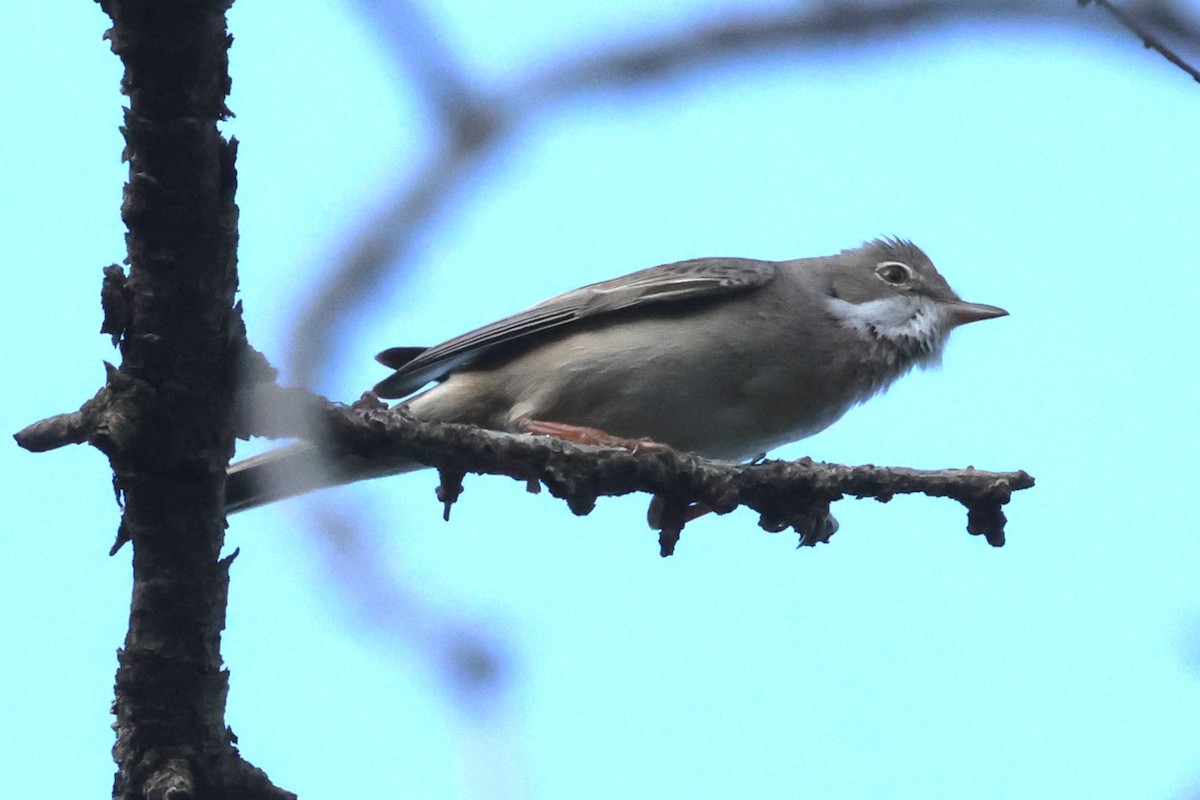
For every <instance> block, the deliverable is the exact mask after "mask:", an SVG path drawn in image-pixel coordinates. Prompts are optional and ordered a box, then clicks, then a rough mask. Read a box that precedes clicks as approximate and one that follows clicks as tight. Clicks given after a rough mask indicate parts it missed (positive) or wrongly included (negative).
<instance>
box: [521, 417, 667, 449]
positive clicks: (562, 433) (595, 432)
mask: <svg viewBox="0 0 1200 800" xmlns="http://www.w3.org/2000/svg"><path fill="white" fill-rule="evenodd" d="M521 429H522V430H523V431H525V433H532V434H533V435H535V436H554V437H555V438H558V439H565V440H567V441H568V442H574V443H575V444H588V445H593V446H595V447H619V448H621V449H622V450H628V451H630V452H631V453H637V452H639V451H643V450H649V451H662V450H668V449H670V448H668V447H667V446H666V445H665V444H662V443H660V442H656V441H654V440H653V439H629V438H626V437H624V436H613V435H612V434H611V433H607V432H605V431H602V430H600V429H599V428H589V427H587V426H586V425H569V424H567V423H565V422H549V421H547V420H542V419H527V420H524V421H522V422H521Z"/></svg>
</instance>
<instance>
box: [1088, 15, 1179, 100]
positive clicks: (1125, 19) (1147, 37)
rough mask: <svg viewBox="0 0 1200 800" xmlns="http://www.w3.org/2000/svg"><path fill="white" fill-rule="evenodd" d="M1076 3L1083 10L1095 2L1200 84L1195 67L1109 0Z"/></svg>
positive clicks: (1145, 43) (1150, 47) (1147, 47)
mask: <svg viewBox="0 0 1200 800" xmlns="http://www.w3.org/2000/svg"><path fill="white" fill-rule="evenodd" d="M1075 1H1076V2H1077V3H1079V6H1080V8H1083V7H1085V6H1087V5H1088V4H1089V3H1093V2H1094V3H1095V4H1096V5H1097V6H1099V7H1100V8H1102V9H1104V10H1105V11H1107V12H1108V13H1109V14H1111V15H1112V16H1113V17H1114V18H1115V19H1116V20H1117V22H1120V23H1121V24H1122V25H1123V26H1125V28H1126V30H1128V31H1129V32H1130V33H1132V34H1133V35H1135V36H1137V37H1138V38H1139V39H1141V40H1142V44H1143V45H1145V46H1146V49H1148V50H1154V51H1156V52H1157V53H1159V55H1161V56H1162V57H1163V58H1165V59H1166V60H1167V61H1170V62H1171V63H1172V64H1174V65H1175V66H1177V67H1179V68H1180V69H1181V70H1183V71H1184V72H1186V73H1187V74H1188V75H1191V76H1192V80H1194V81H1196V82H1197V83H1200V72H1197V71H1196V68H1195V67H1193V66H1192V65H1190V64H1188V63H1187V62H1186V61H1184V60H1183V59H1182V58H1180V57H1179V56H1178V55H1176V54H1175V51H1173V50H1171V49H1170V48H1169V47H1167V46H1166V45H1165V44H1163V43H1162V42H1160V41H1159V40H1158V39H1157V38H1156V37H1154V36H1152V35H1151V34H1150V33H1148V32H1147V31H1146V29H1145V28H1143V27H1142V26H1141V25H1139V24H1138V23H1137V21H1136V20H1134V19H1133V17H1131V16H1129V15H1128V14H1126V13H1125V12H1124V11H1122V10H1121V9H1119V8H1117V7H1116V6H1115V5H1113V4H1112V3H1110V2H1108V0H1075Z"/></svg>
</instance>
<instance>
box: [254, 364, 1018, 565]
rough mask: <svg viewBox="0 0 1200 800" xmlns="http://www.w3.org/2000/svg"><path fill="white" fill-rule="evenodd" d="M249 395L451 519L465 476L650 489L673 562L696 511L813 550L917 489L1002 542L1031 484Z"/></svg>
mask: <svg viewBox="0 0 1200 800" xmlns="http://www.w3.org/2000/svg"><path fill="white" fill-rule="evenodd" d="M257 391H258V392H260V394H259V402H260V403H265V404H268V405H269V406H270V407H272V408H275V409H278V410H279V412H280V413H279V414H278V415H272V417H271V418H270V419H269V420H264V423H265V424H267V425H269V426H270V427H269V428H263V429H261V430H258V431H256V433H260V434H264V435H269V436H291V437H301V438H303V437H309V436H311V435H312V431H313V424H314V422H315V424H316V425H317V426H318V427H319V436H317V437H316V438H317V440H318V441H319V442H320V446H321V447H322V448H323V450H324V451H325V453H326V454H327V456H328V459H329V460H330V462H336V461H337V460H338V457H339V456H353V457H354V459H355V461H356V463H357V464H360V465H361V464H370V465H373V466H376V467H379V468H380V471H381V472H383V471H386V469H387V468H388V467H389V466H399V465H403V464H406V463H409V462H412V461H416V462H419V463H421V464H427V465H429V466H431V467H433V468H435V469H437V470H438V472H439V473H440V475H441V480H442V485H441V488H440V489H439V496H440V497H442V498H443V502H444V503H445V504H446V510H447V513H448V512H449V506H450V505H451V504H453V503H454V501H455V499H456V498H457V497H458V493H459V492H460V491H461V488H462V486H461V479H462V477H463V476H465V475H466V474H467V473H469V472H470V473H480V474H488V475H507V476H509V477H511V478H515V479H517V480H519V481H524V482H526V483H528V484H530V485H534V484H537V483H540V484H542V485H545V486H546V487H547V488H548V489H549V490H550V493H551V494H553V495H554V496H555V497H559V498H562V499H563V500H565V501H566V502H567V504H568V505H569V506H570V508H571V510H572V511H573V512H575V513H576V514H580V515H583V514H587V513H589V512H590V511H591V510H592V508H593V507H594V506H595V503H596V499H597V498H599V497H601V496H618V495H625V494H630V493H632V492H647V493H649V494H652V495H654V496H655V497H657V498H660V499H661V500H662V501H663V505H664V506H665V508H664V509H663V510H662V511H661V513H660V515H659V519H660V520H662V522H661V523H660V524H659V525H658V526H656V527H660V528H661V535H660V537H659V542H660V546H661V552H662V555H664V556H666V555H671V553H672V551H673V549H674V544H675V541H677V540H678V538H679V534H680V533H681V532H682V530H683V526H684V524H685V523H686V521H687V519H688V518H689V514H688V512H689V510H690V509H692V508H694V506H695V504H699V505H700V506H701V507H702V508H704V509H706V510H712V511H715V512H716V513H718V514H727V513H729V512H730V511H733V510H734V509H735V508H737V507H738V506H747V507H749V508H752V509H754V510H755V511H756V512H758V514H759V525H760V526H761V527H762V528H764V529H765V530H769V531H772V532H778V531H781V530H784V529H785V528H789V527H790V528H793V529H794V530H795V531H796V532H797V533H799V534H800V535H801V537H802V541H801V543H802V544H816V543H817V542H818V541H827V540H828V538H829V535H831V534H832V533H833V530H832V529H829V530H828V531H827V532H817V533H814V531H821V530H823V529H822V528H820V526H821V525H822V524H823V523H824V521H825V520H826V518H827V517H828V515H829V504H830V503H832V502H834V501H836V500H840V499H842V498H843V497H844V496H846V495H851V496H854V497H860V498H861V497H873V498H875V499H877V500H881V501H885V502H886V501H887V500H890V499H891V498H892V497H894V496H896V495H898V494H916V493H920V494H926V495H929V496H931V497H949V498H952V499H954V500H957V501H958V502H959V503H962V504H963V505H964V506H965V507H966V508H967V512H968V526H967V529H968V531H969V532H970V533H972V534H976V535H983V536H984V538H986V539H987V541H988V543H989V544H991V545H993V546H995V547H1000V546H1002V545H1003V544H1004V523H1005V517H1004V514H1003V512H1002V511H1001V506H1003V505H1004V504H1006V503H1007V502H1008V501H1009V500H1010V499H1011V497H1012V493H1013V492H1014V491H1017V490H1020V489H1027V488H1030V487H1031V486H1033V483H1034V481H1033V478H1032V477H1030V476H1029V475H1028V474H1027V473H1025V472H1023V471H1017V472H984V471H981V470H976V469H972V468H968V469H961V470H956V469H950V470H915V469H908V468H901V467H874V466H861V467H847V466H842V465H840V464H821V463H816V462H814V461H812V460H811V459H807V458H805V459H801V460H799V461H791V462H785V461H766V462H762V463H756V464H750V465H744V464H731V463H728V462H720V461H710V460H708V459H704V458H701V457H699V456H695V455H691V454H688V453H680V452H677V451H674V450H670V449H666V448H663V449H661V450H660V449H654V450H643V451H640V452H630V451H628V450H624V449H620V448H610V447H590V446H582V445H576V444H572V443H570V442H566V441H563V440H560V439H556V438H550V437H541V436H529V435H521V434H509V433H501V432H497V431H491V430H485V429H482V428H477V427H474V426H472V425H453V424H445V423H437V422H425V421H421V420H417V419H414V418H413V417H411V416H410V415H408V414H406V413H405V412H403V411H399V410H392V409H389V408H388V407H387V406H386V405H384V404H383V403H381V402H380V401H379V400H378V399H377V398H375V396H374V395H372V394H370V393H368V394H366V395H364V396H363V398H362V399H361V400H359V401H358V402H357V403H355V404H354V405H352V406H343V405H338V404H332V403H328V402H327V401H325V400H324V399H323V398H320V397H317V396H315V395H309V394H308V393H306V392H303V391H300V390H297V389H282V388H279V387H275V386H270V385H264V386H260V387H258V389H257Z"/></svg>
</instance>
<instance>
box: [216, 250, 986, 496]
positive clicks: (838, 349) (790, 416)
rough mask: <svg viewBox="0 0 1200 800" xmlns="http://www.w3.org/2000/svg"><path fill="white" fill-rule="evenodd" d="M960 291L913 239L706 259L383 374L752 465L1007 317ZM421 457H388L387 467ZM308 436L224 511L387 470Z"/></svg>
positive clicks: (466, 409) (239, 484) (592, 436)
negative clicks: (780, 255)
mask: <svg viewBox="0 0 1200 800" xmlns="http://www.w3.org/2000/svg"><path fill="white" fill-rule="evenodd" d="M1007 313H1008V312H1006V311H1004V310H1003V309H1001V308H997V307H995V306H990V305H983V304H980V303H968V302H965V301H963V300H961V299H960V298H959V296H958V295H957V294H955V293H954V291H953V290H952V289H951V288H950V286H949V285H948V284H947V283H946V281H945V279H944V278H942V276H941V275H940V274H938V271H937V270H936V269H934V266H933V263H932V262H931V261H930V260H929V257H928V256H926V255H925V253H923V252H922V251H921V250H920V249H919V248H918V247H917V246H916V245H914V244H912V243H911V242H908V241H903V240H899V239H876V240H874V241H871V242H867V243H866V244H864V245H863V246H862V247H858V248H855V249H852V250H843V251H842V252H841V253H838V254H837V255H832V256H825V257H822V258H802V259H796V260H793V261H757V260H753V259H746V258H700V259H694V260H691V261H680V262H678V263H674V264H663V265H661V266H657V267H651V268H650V269H644V270H641V271H639V272H634V273H631V274H629V275H626V276H624V277H621V278H614V279H612V280H608V281H602V282H600V283H594V284H591V285H589V286H584V287H583V288H580V289H576V290H574V291H571V292H567V293H565V294H560V295H558V296H557V297H552V298H550V299H549V300H546V301H544V302H542V303H538V304H537V305H535V306H533V307H531V308H528V309H526V310H525V311H522V312H520V313H517V314H514V315H512V316H510V317H505V318H504V319H502V320H500V321H498V322H493V323H492V324H490V325H485V326H483V327H482V328H477V329H476V330H473V331H470V332H469V333H464V334H463V335H461V336H457V337H455V338H453V339H450V340H449V341H446V342H443V343H442V344H439V345H436V346H434V347H429V348H419V347H417V348H413V347H398V348H392V349H390V350H385V351H383V352H382V353H380V354H379V355H378V356H377V359H378V360H379V361H380V362H381V363H382V364H384V365H385V366H387V367H390V368H392V369H393V370H395V371H394V372H393V373H392V375H390V376H389V377H387V378H385V379H384V380H382V381H380V382H379V384H378V385H376V386H375V392H376V394H378V395H379V396H380V397H384V398H404V397H408V396H409V395H411V394H413V393H414V392H416V391H418V390H419V389H421V388H422V387H424V386H426V385H427V384H429V383H430V382H433V381H436V382H437V383H436V385H435V386H433V387H432V388H429V389H427V390H426V391H424V392H421V393H420V394H416V395H415V396H413V397H410V398H409V399H407V400H404V401H403V402H402V403H401V404H400V405H401V406H402V407H404V408H406V409H408V411H409V412H410V413H412V415H413V416H415V417H417V418H418V419H424V420H436V421H441V422H458V423H470V424H474V425H479V426H482V427H485V428H491V429H495V430H501V431H513V432H533V433H551V434H554V435H560V436H565V437H566V438H574V439H577V440H580V441H593V442H594V441H600V442H604V441H607V440H608V439H607V438H606V437H614V438H613V439H612V440H613V441H618V442H619V441H620V440H619V439H617V438H615V437H620V438H621V439H627V440H651V441H653V442H657V443H661V444H665V445H668V446H670V447H673V448H675V449H677V450H684V451H689V452H693V453H697V454H699V455H702V456H706V457H709V458H715V459H729V460H742V459H747V458H751V457H754V456H756V455H760V454H763V453H766V452H767V451H769V450H772V449H773V448H775V447H778V446H780V445H783V444H787V443H789V442H794V441H796V440H798V439H803V438H804V437H806V436H811V435H812V434H814V433H816V432H818V431H820V430H823V429H824V428H826V427H828V426H829V425H831V424H833V423H834V422H836V421H837V420H838V419H839V418H840V417H841V416H842V415H843V414H844V413H845V412H846V411H847V410H848V409H849V408H850V407H851V406H853V405H855V404H856V403H861V402H863V401H865V400H867V399H868V398H870V397H871V396H873V395H875V394H877V393H879V392H880V391H882V390H884V389H886V388H887V387H888V386H889V385H890V384H891V383H892V382H893V381H895V380H896V379H897V378H899V377H900V376H901V375H903V374H905V373H906V372H908V371H909V370H910V369H912V368H913V367H915V366H920V367H927V366H931V365H935V364H937V363H938V362H939V361H940V359H941V354H942V347H943V346H944V345H945V343H946V340H947V338H948V337H949V335H950V332H951V331H952V330H954V329H955V328H956V327H958V326H959V325H964V324H966V323H968V322H975V321H978V320H984V319H991V318H993V317H1001V316H1004V315H1006V314H1007ZM420 468H422V465H420V464H416V463H413V464H411V465H403V466H399V467H397V466H395V465H391V466H390V467H389V469H388V470H387V472H386V474H397V473H401V472H409V471H412V470H415V469H420ZM380 474H381V473H380V471H379V469H378V468H377V467H376V468H375V469H374V470H372V469H371V468H370V466H369V465H365V466H364V465H363V464H362V463H361V462H356V461H355V460H354V459H353V458H350V459H345V460H343V461H342V462H341V463H338V462H337V461H336V460H334V461H332V463H331V462H330V460H329V459H323V458H322V457H320V456H319V455H318V453H317V452H316V449H315V448H314V447H313V446H312V445H306V444H300V445H294V446H292V447H285V448H281V449H279V450H275V451H272V452H268V453H264V454H263V455H260V456H255V457H254V458H250V459H247V460H245V461H242V462H239V463H237V464H234V465H233V466H232V467H231V468H230V473H229V479H228V483H227V487H226V510H227V511H229V512H233V511H239V510H242V509H245V508H252V507H254V506H258V505H261V504H263V503H267V502H271V501H273V500H277V499H280V498H282V497H286V496H289V495H293V494H300V493H302V492H305V491H310V490H312V489H314V488H318V487H319V486H324V485H333V484H338V483H349V482H352V481H356V480H362V479H364V478H370V477H379V476H380Z"/></svg>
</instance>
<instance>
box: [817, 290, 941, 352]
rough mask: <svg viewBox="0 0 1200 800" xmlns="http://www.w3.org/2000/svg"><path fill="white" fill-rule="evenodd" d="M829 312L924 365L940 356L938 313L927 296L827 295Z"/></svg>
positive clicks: (872, 339)
mask: <svg viewBox="0 0 1200 800" xmlns="http://www.w3.org/2000/svg"><path fill="white" fill-rule="evenodd" d="M827 302H828V307H829V311H830V313H832V314H833V316H834V317H836V318H837V320H838V321H839V322H840V323H841V324H842V325H844V326H845V327H847V328H849V329H851V330H853V331H854V332H856V333H857V334H858V335H859V336H861V337H862V338H863V339H865V340H867V341H869V342H873V343H876V344H882V345H885V346H888V347H891V348H895V349H896V352H897V355H900V357H901V358H906V359H910V360H911V362H913V363H918V364H921V365H927V364H930V363H936V362H937V361H938V360H939V359H940V357H941V351H942V344H943V343H944V342H945V340H946V333H948V332H949V331H948V330H944V327H943V321H942V315H941V313H940V309H939V307H938V304H937V302H936V301H934V300H931V299H929V298H928V297H912V296H900V295H897V296H895V297H885V298H882V299H879V300H871V301H869V302H866V303H850V302H847V301H846V300H842V299H841V298H839V297H831V298H829V299H828V301H827Z"/></svg>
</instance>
